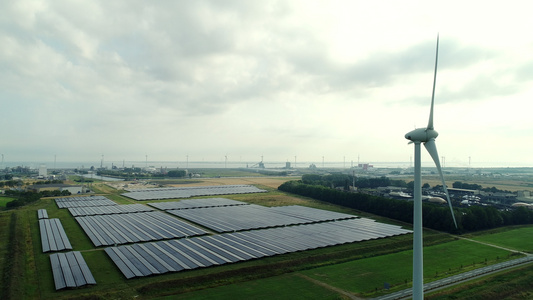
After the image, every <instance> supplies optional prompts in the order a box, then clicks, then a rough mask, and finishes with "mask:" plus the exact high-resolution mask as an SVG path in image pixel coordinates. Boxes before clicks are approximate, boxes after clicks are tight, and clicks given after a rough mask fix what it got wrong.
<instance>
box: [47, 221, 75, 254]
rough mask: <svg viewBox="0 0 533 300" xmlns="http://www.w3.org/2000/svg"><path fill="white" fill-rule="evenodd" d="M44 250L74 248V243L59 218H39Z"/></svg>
mask: <svg viewBox="0 0 533 300" xmlns="http://www.w3.org/2000/svg"><path fill="white" fill-rule="evenodd" d="M39 231H40V233H41V244H42V248H43V252H49V251H61V250H66V249H69V250H72V245H71V244H70V241H69V239H68V237H67V234H66V233H65V230H64V229H63V225H62V224H61V221H60V220H59V219H41V220H39Z"/></svg>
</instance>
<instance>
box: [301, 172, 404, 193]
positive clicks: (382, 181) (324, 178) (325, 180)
mask: <svg viewBox="0 0 533 300" xmlns="http://www.w3.org/2000/svg"><path fill="white" fill-rule="evenodd" d="M302 182H303V183H305V184H311V185H321V186H325V187H332V188H334V187H343V188H344V189H345V190H348V189H349V187H350V186H352V185H353V184H355V187H357V188H377V187H380V186H398V187H408V186H407V183H405V181H403V180H393V179H390V178H388V177H386V176H381V177H376V178H371V177H354V176H352V175H347V174H341V173H338V174H328V175H319V174H304V175H303V176H302Z"/></svg>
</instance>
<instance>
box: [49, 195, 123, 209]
mask: <svg viewBox="0 0 533 300" xmlns="http://www.w3.org/2000/svg"><path fill="white" fill-rule="evenodd" d="M55 200H56V204H57V207H59V208H69V207H88V206H109V205H117V204H116V203H115V202H113V201H111V200H109V199H107V198H106V197H104V196H82V197H68V198H56V199H55Z"/></svg>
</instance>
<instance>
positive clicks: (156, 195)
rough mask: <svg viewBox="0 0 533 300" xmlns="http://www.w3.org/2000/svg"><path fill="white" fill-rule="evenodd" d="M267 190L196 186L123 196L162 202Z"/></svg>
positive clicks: (143, 191) (248, 186)
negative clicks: (162, 200) (163, 200)
mask: <svg viewBox="0 0 533 300" xmlns="http://www.w3.org/2000/svg"><path fill="white" fill-rule="evenodd" d="M265 192H267V191H266V190H262V189H259V188H256V187H255V186H253V185H214V186H194V187H181V188H176V187H172V188H151V189H132V190H129V192H128V193H124V194H122V195H123V196H126V197H129V198H131V199H134V200H139V201H143V200H161V199H178V198H190V197H200V196H216V195H232V194H250V193H265Z"/></svg>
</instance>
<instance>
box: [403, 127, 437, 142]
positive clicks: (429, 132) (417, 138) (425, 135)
mask: <svg viewBox="0 0 533 300" xmlns="http://www.w3.org/2000/svg"><path fill="white" fill-rule="evenodd" d="M437 136H439V133H438V132H437V131H436V130H435V129H427V128H417V129H415V130H412V131H409V132H408V133H407V134H405V138H406V139H408V140H410V141H412V142H420V143H426V142H428V141H430V140H431V139H435V138H437Z"/></svg>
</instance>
